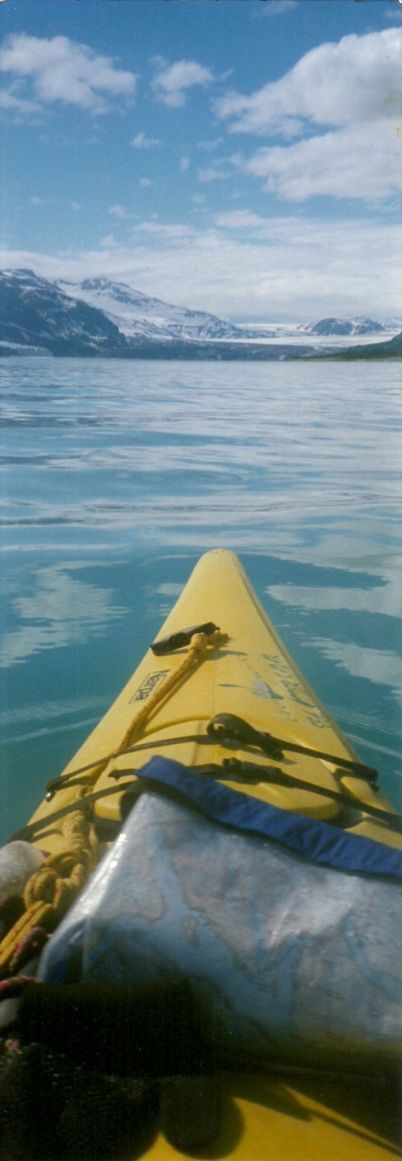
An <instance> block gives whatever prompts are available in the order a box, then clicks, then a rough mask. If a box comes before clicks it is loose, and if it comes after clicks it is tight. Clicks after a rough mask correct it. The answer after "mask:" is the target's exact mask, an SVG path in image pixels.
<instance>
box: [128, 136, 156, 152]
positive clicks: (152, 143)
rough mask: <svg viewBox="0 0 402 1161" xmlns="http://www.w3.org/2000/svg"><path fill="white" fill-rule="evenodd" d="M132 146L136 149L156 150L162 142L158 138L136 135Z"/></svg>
mask: <svg viewBox="0 0 402 1161" xmlns="http://www.w3.org/2000/svg"><path fill="white" fill-rule="evenodd" d="M131 144H132V145H133V147H134V149H154V148H156V146H157V145H160V141H159V140H158V138H157V137H147V135H146V133H136V135H135V137H133V139H132V142H131Z"/></svg>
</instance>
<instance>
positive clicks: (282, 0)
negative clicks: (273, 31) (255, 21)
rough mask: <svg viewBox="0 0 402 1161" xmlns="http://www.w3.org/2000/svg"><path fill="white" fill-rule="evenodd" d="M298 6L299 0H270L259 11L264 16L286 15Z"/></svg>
mask: <svg viewBox="0 0 402 1161" xmlns="http://www.w3.org/2000/svg"><path fill="white" fill-rule="evenodd" d="M297 6H298V0H268V2H267V3H266V4H264V7H263V8H261V10H260V11H259V13H258V14H259V15H260V12H261V13H262V14H263V15H264V16H285V14H286V13H287V12H292V11H293V10H294V9H295V8H297Z"/></svg>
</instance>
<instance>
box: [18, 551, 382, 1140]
mask: <svg viewBox="0 0 402 1161" xmlns="http://www.w3.org/2000/svg"><path fill="white" fill-rule="evenodd" d="M209 622H213V624H214V625H216V626H218V627H219V631H220V634H221V636H220V638H219V639H217V640H211V642H210V643H208V641H207V642H206V643H205V642H204V645H205V648H204V649H203V651H202V654H200V656H199V657H197V658H196V660H195V662H194V664H193V665H192V666H191V667H189V669H188V672H187V673H186V674H185V676H183V677H179V678H178V680H177V682H175V679H174V674H175V672H176V671H177V670H178V668H179V667H180V666H181V665H182V662H183V659H184V658H185V657H186V654H187V647H186V646H179V648H178V649H176V650H174V651H172V652H167V653H162V654H161V655H160V654H156V655H155V654H154V653H153V651H152V650H151V649H149V650H148V651H147V653H146V654H145V656H144V658H143V660H142V661H141V662H140V664H139V665H138V667H137V669H136V670H135V672H134V674H133V676H132V677H131V678H130V680H129V681H128V683H127V685H126V686H125V688H124V689H123V691H122V692H121V694H120V695H119V696H118V697H117V699H116V701H115V702H114V704H113V705H112V706H111V708H110V710H109V711H108V712H107V713H106V714H105V716H104V718H103V719H102V720H101V722H100V723H99V724H98V725H97V726H96V728H95V729H94V730H93V732H92V733H91V734H90V736H89V737H88V738H87V740H86V741H85V742H84V744H83V745H82V746H81V747H80V749H79V750H78V752H77V753H76V754H75V756H74V757H73V759H72V760H71V761H70V762H69V764H68V765H67V766H66V768H65V770H64V771H63V773H62V775H61V777H60V778H59V779H58V780H56V781H55V783H54V787H53V788H52V791H51V793H50V795H49V796H48V797H47V798H45V799H44V800H43V802H42V803H41V805H40V806H39V808H38V810H37V811H36V812H35V814H34V815H33V817H32V819H31V821H30V824H29V827H31V838H32V842H33V843H34V845H36V846H38V847H39V848H40V849H45V850H46V851H47V852H49V853H57V851H58V850H59V849H61V848H62V847H63V843H64V838H63V816H64V813H65V812H68V810H69V809H70V808H71V807H72V806H73V804H74V803H75V802H76V800H77V798H80V797H81V796H84V797H88V801H90V800H91V799H93V809H94V816H95V821H96V824H97V826H98V828H99V833H100V834H101V835H102V834H103V835H104V837H106V838H107V836H108V834H109V831H110V837H113V833H117V830H118V827H119V826H120V825H121V819H122V814H124V810H125V794H126V793H127V787H128V788H129V795H130V803H132V800H133V796H135V793H136V788H137V786H138V785H139V780H138V783H137V780H136V770H138V769H140V768H141V767H142V766H144V765H145V764H146V763H147V762H148V761H149V759H150V758H151V757H153V756H154V755H162V756H165V757H168V758H173V759H174V760H175V761H177V762H180V763H182V764H183V765H184V766H187V767H191V768H193V769H196V770H198V771H199V772H200V773H203V770H204V769H205V768H206V767H209V768H211V767H213V768H214V773H213V777H214V778H216V779H217V780H218V781H219V780H221V781H222V782H224V784H225V786H229V787H230V788H232V789H233V790H234V791H243V792H245V793H247V794H248V795H252V796H253V797H255V798H256V799H259V800H261V801H262V802H266V803H268V804H271V805H272V806H275V807H279V808H280V809H282V810H285V811H292V812H295V813H298V814H301V815H305V816H307V817H309V818H312V819H321V820H324V821H326V822H329V823H333V824H335V825H336V826H340V827H342V828H344V829H345V830H347V831H348V832H349V833H352V834H355V835H362V836H365V837H367V838H371V839H374V840H376V841H377V842H380V843H383V844H386V845H388V846H391V847H398V848H401V847H402V842H401V836H400V834H399V832H398V827H397V816H396V815H395V823H394V822H393V811H392V808H391V806H390V804H389V803H388V802H387V800H386V798H385V797H384V796H383V795H382V793H381V791H380V790H379V789H377V788H376V786H375V784H374V781H373V778H372V775H371V773H370V771H368V770H367V769H366V768H365V767H364V765H363V764H362V763H360V762H359V758H358V756H357V754H356V753H355V752H354V750H353V749H352V747H351V746H350V745H349V744H348V743H347V741H346V740H345V739H344V738H343V737H342V735H341V733H340V731H339V730H338V728H337V726H336V725H335V723H334V722H333V721H332V720H331V718H330V716H329V714H328V713H327V711H326V710H325V709H324V708H323V706H322V705H321V704H320V703H319V701H318V700H317V698H316V696H315V695H314V694H313V692H312V691H311V689H310V688H309V686H308V685H307V683H306V681H305V680H304V678H303V677H302V675H301V674H300V672H299V670H298V669H297V667H296V666H295V664H294V662H293V660H292V659H291V657H290V656H289V654H288V652H287V650H286V648H285V647H284V645H283V643H282V642H281V640H280V638H279V637H278V636H277V634H276V632H275V630H274V628H273V626H272V625H271V624H270V622H269V619H268V618H267V616H266V614H265V612H264V610H263V609H262V607H261V605H260V603H259V601H258V600H257V598H256V596H255V594H254V592H253V590H252V589H251V587H250V585H249V582H248V580H247V577H246V576H245V573H244V571H243V569H242V566H241V564H240V562H239V561H238V559H237V557H236V556H235V555H234V554H233V553H231V552H228V551H226V550H214V551H212V552H210V553H207V554H206V555H205V556H204V557H202V558H201V560H200V561H199V562H198V564H197V566H196V568H195V569H194V572H193V573H192V576H191V577H190V580H189V581H188V583H187V585H186V586H185V588H184V589H183V592H182V593H181V595H180V596H179V599H178V601H177V603H176V605H175V607H174V609H173V610H172V612H171V613H170V615H169V616H168V618H167V620H166V622H165V624H164V626H163V629H162V630H161V634H160V637H163V638H165V637H169V636H172V635H176V634H177V633H181V632H182V631H183V630H184V629H187V628H188V626H192V627H197V626H200V625H204V624H207V623H209ZM172 675H173V683H171V679H172ZM221 715H229V716H230V717H231V718H232V719H233V718H240V719H241V720H242V722H244V723H246V724H247V725H249V726H250V727H251V728H252V730H254V731H256V732H257V733H261V734H263V735H266V734H268V735H270V736H271V738H273V739H279V749H278V748H277V752H276V753H275V746H273V747H272V748H271V752H270V753H269V752H265V751H264V749H263V748H261V747H260V746H259V745H258V741H257V742H256V740H255V738H254V741H253V740H250V735H249V736H247V734H246V735H245V736H244V737H242V736H240V738H239V737H237V738H236V737H235V738H233V737H230V736H228V737H225V736H222V735H221V734H218V733H215V735H213V734H212V735H211V730H210V726H211V722H214V720H215V719H216V718H217V717H218V718H221ZM139 723H141V724H140V725H139ZM286 743H288V745H289V748H287V746H286ZM306 750H309V751H312V752H313V753H311V752H310V753H306V752H305V751H306ZM317 752H318V753H319V754H320V755H321V756H314V753H317ZM322 755H325V757H323V756H322ZM228 763H229V764H228ZM230 763H232V764H230ZM234 763H237V765H235V764H234ZM210 776H211V773H210V771H209V772H208V773H206V777H210ZM108 828H109V830H108ZM28 829H29V828H28ZM220 1079H221V1084H222V1094H223V1113H222V1121H221V1128H220V1131H219V1134H218V1135H217V1136H216V1138H215V1139H214V1141H213V1142H212V1143H211V1144H210V1145H208V1146H205V1147H203V1148H197V1149H195V1150H189V1151H188V1152H186V1150H185V1149H183V1150H180V1152H179V1151H178V1150H177V1149H176V1148H174V1147H173V1146H172V1145H170V1144H169V1142H168V1141H167V1140H166V1139H165V1137H164V1136H163V1135H162V1134H161V1133H158V1134H157V1135H156V1136H155V1138H154V1139H153V1140H152V1141H151V1142H150V1143H149V1145H148V1147H147V1148H145V1149H144V1151H143V1153H142V1154H141V1155H142V1156H144V1157H145V1158H146V1159H147V1161H173V1159H174V1158H176V1161H177V1158H178V1157H179V1156H181V1157H183V1158H190V1157H194V1156H197V1157H204V1158H211V1159H212V1158H230V1161H262V1159H263V1158H264V1161H265V1159H267V1161H269V1159H272V1161H277V1159H278V1158H279V1157H280V1158H281V1161H344V1158H345V1157H347V1158H348V1161H369V1159H370V1161H390V1158H391V1157H393V1156H394V1155H395V1154H396V1152H397V1141H398V1109H397V1101H396V1103H394V1099H395V1089H394V1086H393V1083H392V1084H391V1083H390V1082H388V1080H387V1081H384V1079H383V1078H381V1077H378V1079H377V1080H375V1079H373V1077H371V1078H364V1077H354V1076H350V1077H348V1078H347V1079H344V1078H342V1076H341V1077H335V1076H334V1075H331V1074H327V1075H325V1074H324V1073H318V1074H315V1075H314V1074H313V1073H311V1075H308V1074H307V1073H305V1074H304V1073H303V1072H302V1071H300V1072H299V1071H298V1070H296V1069H295V1073H294V1075H292V1071H291V1070H290V1071H288V1072H284V1073H283V1074H281V1073H280V1072H277V1073H275V1072H272V1073H271V1072H270V1068H269V1062H268V1068H267V1074H266V1075H263V1074H262V1073H258V1074H256V1073H254V1072H252V1071H250V1072H244V1073H243V1072H242V1073H241V1074H240V1073H239V1074H237V1073H236V1072H230V1073H224V1074H223V1075H222V1077H221V1078H220Z"/></svg>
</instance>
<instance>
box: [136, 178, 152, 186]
mask: <svg viewBox="0 0 402 1161" xmlns="http://www.w3.org/2000/svg"><path fill="white" fill-rule="evenodd" d="M138 185H140V186H141V189H151V186H153V185H155V182H154V181H152V178H151V177H139V178H138Z"/></svg>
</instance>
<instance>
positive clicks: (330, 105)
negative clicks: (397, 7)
mask: <svg viewBox="0 0 402 1161" xmlns="http://www.w3.org/2000/svg"><path fill="white" fill-rule="evenodd" d="M399 92H400V32H399V29H396V28H390V29H386V30H385V31H383V32H372V33H368V34H367V35H366V36H355V35H352V36H345V37H343V39H342V40H340V41H339V43H328V44H321V45H320V46H319V47H318V48H314V49H312V50H311V52H308V53H306V55H305V56H303V57H301V59H300V60H299V61H298V62H297V64H296V65H295V66H294V68H293V69H291V70H290V72H288V73H285V75H284V76H283V77H282V78H281V79H280V80H279V81H274V82H272V83H270V84H267V85H264V86H263V88H261V89H257V90H256V92H255V93H252V94H251V96H249V97H245V96H242V95H241V94H238V93H229V94H227V95H226V96H224V97H221V98H218V99H217V100H216V102H215V109H216V111H217V113H218V115H219V116H220V117H221V118H224V119H226V120H229V121H230V122H231V129H232V130H233V131H236V132H238V133H256V134H266V133H269V134H272V133H286V132H289V131H290V133H291V134H293V133H294V132H302V131H304V130H305V128H306V123H307V126H308V127H309V128H310V129H311V126H312V125H313V126H315V125H326V126H331V125H333V126H342V125H350V124H355V123H356V122H364V123H365V124H366V125H367V126H369V125H371V123H372V121H373V118H374V120H376V121H377V120H378V118H379V117H380V118H381V120H383V119H384V118H385V117H394V118H395V117H396V118H397V117H398V116H399Z"/></svg>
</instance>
